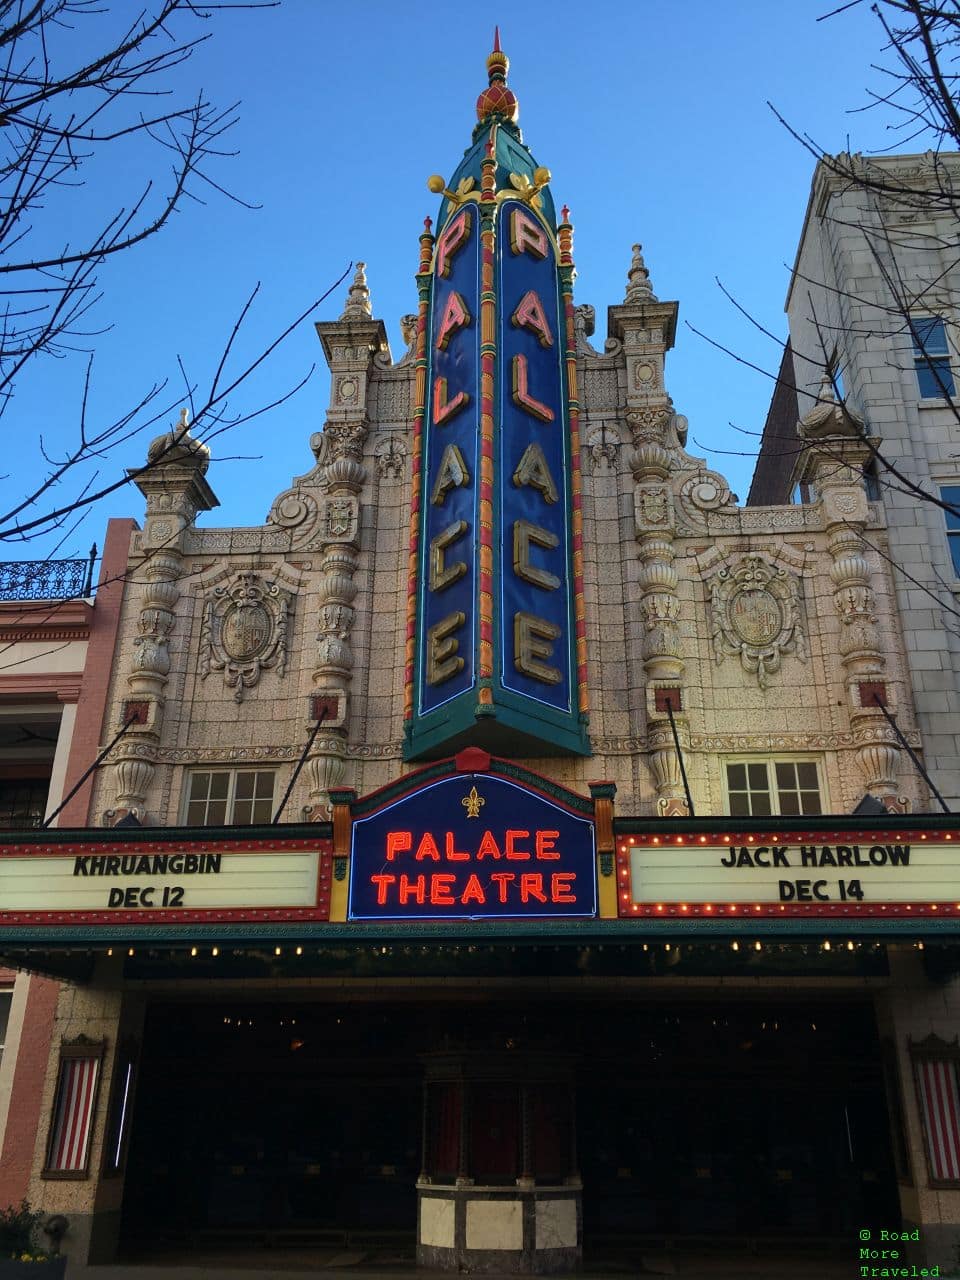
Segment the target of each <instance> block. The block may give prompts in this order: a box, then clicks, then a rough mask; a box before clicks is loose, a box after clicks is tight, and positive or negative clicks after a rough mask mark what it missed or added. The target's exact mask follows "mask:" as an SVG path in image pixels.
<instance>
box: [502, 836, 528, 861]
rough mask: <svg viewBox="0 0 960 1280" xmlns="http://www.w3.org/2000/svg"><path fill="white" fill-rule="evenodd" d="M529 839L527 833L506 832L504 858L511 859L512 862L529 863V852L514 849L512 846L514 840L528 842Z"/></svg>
mask: <svg viewBox="0 0 960 1280" xmlns="http://www.w3.org/2000/svg"><path fill="white" fill-rule="evenodd" d="M529 838H530V832H529V831H508V832H507V842H506V846H505V852H506V856H507V857H508V858H511V859H512V860H513V861H514V862H529V861H530V850H529V849H515V848H514V845H513V842H514V840H528V839H529Z"/></svg>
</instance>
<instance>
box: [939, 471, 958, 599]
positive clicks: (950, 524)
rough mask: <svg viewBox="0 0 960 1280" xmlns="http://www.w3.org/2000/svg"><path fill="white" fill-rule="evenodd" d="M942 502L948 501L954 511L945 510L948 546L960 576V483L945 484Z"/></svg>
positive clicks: (955, 570) (955, 572)
mask: <svg viewBox="0 0 960 1280" xmlns="http://www.w3.org/2000/svg"><path fill="white" fill-rule="evenodd" d="M940 500H941V502H947V503H949V504H950V506H951V507H952V508H953V510H952V511H944V513H943V515H944V518H945V520H946V522H947V546H948V547H949V548H950V558H951V560H952V561H953V572H954V574H955V575H956V577H958V578H960V484H945V485H944V486H943V488H942V489H941V490H940Z"/></svg>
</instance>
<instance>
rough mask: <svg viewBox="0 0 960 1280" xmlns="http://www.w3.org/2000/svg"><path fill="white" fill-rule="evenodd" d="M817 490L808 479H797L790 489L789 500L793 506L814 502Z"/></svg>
mask: <svg viewBox="0 0 960 1280" xmlns="http://www.w3.org/2000/svg"><path fill="white" fill-rule="evenodd" d="M816 500H817V491H816V489H815V488H814V486H813V484H812V483H811V482H810V481H809V480H798V481H797V483H796V484H795V485H794V486H793V489H792V490H791V491H790V501H791V502H792V503H793V505H794V506H795V507H800V506H806V505H807V504H809V503H811V502H816Z"/></svg>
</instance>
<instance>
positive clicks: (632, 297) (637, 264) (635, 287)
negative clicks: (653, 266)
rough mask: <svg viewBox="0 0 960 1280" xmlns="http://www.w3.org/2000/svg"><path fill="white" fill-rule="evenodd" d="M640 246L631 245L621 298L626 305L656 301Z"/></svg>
mask: <svg viewBox="0 0 960 1280" xmlns="http://www.w3.org/2000/svg"><path fill="white" fill-rule="evenodd" d="M642 247H643V246H642V245H639V244H635V245H634V246H633V258H632V259H631V262H630V270H629V271H628V272H627V292H626V294H625V295H624V299H623V300H624V302H625V303H626V304H627V305H628V306H636V305H638V304H639V305H642V304H643V303H644V302H656V301H657V295H656V294H655V293H654V292H653V286H652V285H651V283H650V272H649V271H648V270H647V265H646V263H645V262H644V260H643V254H642V253H641V252H640V251H641V249H642Z"/></svg>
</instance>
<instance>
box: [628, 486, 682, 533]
mask: <svg viewBox="0 0 960 1280" xmlns="http://www.w3.org/2000/svg"><path fill="white" fill-rule="evenodd" d="M633 506H634V516H635V519H636V524H637V532H638V533H646V532H647V531H648V530H654V531H656V530H658V529H672V528H673V496H672V494H671V492H670V490H669V488H668V487H667V486H666V485H664V484H638V485H637V486H636V487H635V488H634V491H633Z"/></svg>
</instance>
